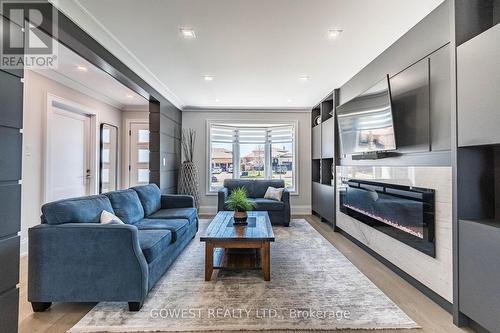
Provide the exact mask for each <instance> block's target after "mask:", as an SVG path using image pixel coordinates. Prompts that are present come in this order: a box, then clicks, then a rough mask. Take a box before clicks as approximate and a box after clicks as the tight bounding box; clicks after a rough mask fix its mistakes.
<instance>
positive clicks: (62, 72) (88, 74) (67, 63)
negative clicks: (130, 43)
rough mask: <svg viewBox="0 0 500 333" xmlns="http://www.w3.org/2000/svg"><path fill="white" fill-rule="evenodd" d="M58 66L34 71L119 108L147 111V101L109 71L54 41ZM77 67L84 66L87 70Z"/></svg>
mask: <svg viewBox="0 0 500 333" xmlns="http://www.w3.org/2000/svg"><path fill="white" fill-rule="evenodd" d="M57 50H58V51H57V52H58V57H57V62H58V63H57V68H55V69H36V70H35V71H36V72H37V73H39V74H41V75H43V76H46V77H48V78H50V79H52V80H55V81H58V82H60V83H62V84H64V85H66V86H68V87H70V88H72V89H75V90H78V91H80V92H82V93H84V94H86V95H89V96H91V97H93V98H96V99H98V100H100V101H102V102H105V103H107V104H109V105H112V106H114V107H116V108H118V109H121V110H137V111H145V110H149V108H148V106H149V102H148V101H147V100H146V99H145V98H144V97H142V96H140V95H139V94H137V93H135V92H134V91H133V90H131V89H129V88H127V87H125V86H124V85H123V84H121V83H120V82H118V81H117V80H116V79H114V78H113V77H112V76H111V75H109V74H108V73H106V72H104V71H102V70H101V69H100V68H97V67H96V66H94V65H92V64H91V63H90V62H88V61H87V60H85V59H84V58H82V57H81V56H79V55H78V54H76V53H75V52H73V51H71V50H70V49H68V48H67V47H65V46H64V45H62V44H60V43H57ZM78 67H83V68H86V69H87V70H86V71H82V70H79V69H78Z"/></svg>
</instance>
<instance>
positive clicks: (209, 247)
mask: <svg viewBox="0 0 500 333" xmlns="http://www.w3.org/2000/svg"><path fill="white" fill-rule="evenodd" d="M213 271H214V244H213V243H212V242H206V243H205V281H210V280H211V279H212V272H213Z"/></svg>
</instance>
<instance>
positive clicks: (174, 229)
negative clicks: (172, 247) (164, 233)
mask: <svg viewBox="0 0 500 333" xmlns="http://www.w3.org/2000/svg"><path fill="white" fill-rule="evenodd" d="M135 226H136V227H137V228H138V229H139V230H169V231H170V232H171V233H172V242H175V241H177V240H178V239H180V238H181V237H182V235H183V234H184V233H186V231H187V230H188V226H189V221H188V220H186V219H171V220H161V219H143V220H141V221H139V222H137V223H136V224H135Z"/></svg>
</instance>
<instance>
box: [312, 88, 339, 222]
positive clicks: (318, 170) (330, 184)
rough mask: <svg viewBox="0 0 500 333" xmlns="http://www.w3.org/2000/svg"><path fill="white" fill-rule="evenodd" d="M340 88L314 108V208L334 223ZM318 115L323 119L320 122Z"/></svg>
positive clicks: (323, 219)
mask: <svg viewBox="0 0 500 333" xmlns="http://www.w3.org/2000/svg"><path fill="white" fill-rule="evenodd" d="M337 95H338V92H337V91H335V92H334V93H332V94H330V95H328V96H327V97H326V98H325V99H324V100H322V101H321V102H320V103H319V104H318V105H317V106H315V107H314V108H313V109H312V110H311V124H312V161H311V163H312V164H311V167H312V210H313V214H315V215H317V216H319V217H320V218H321V220H322V221H324V222H326V223H328V224H331V225H332V226H334V224H335V166H336V158H337V155H338V154H337V153H336V145H335V136H336V128H337V126H336V123H335V106H336V103H337V101H338V98H337ZM318 119H321V121H320V122H319V123H318Z"/></svg>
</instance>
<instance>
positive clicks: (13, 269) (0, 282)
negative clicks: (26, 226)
mask: <svg viewBox="0 0 500 333" xmlns="http://www.w3.org/2000/svg"><path fill="white" fill-rule="evenodd" d="M19 239H20V238H19V236H13V237H10V238H6V239H2V240H0V267H1V268H2V274H0V294H1V293H3V292H5V291H7V290H9V289H12V286H15V285H16V284H17V283H18V281H19Z"/></svg>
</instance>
